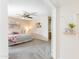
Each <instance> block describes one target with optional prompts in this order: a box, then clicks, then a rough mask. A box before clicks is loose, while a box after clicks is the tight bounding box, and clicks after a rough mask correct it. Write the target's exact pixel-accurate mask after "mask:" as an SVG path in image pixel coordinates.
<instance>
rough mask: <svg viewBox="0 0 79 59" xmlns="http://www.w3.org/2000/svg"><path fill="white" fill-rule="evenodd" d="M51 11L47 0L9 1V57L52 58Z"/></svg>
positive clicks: (28, 58)
mask: <svg viewBox="0 0 79 59" xmlns="http://www.w3.org/2000/svg"><path fill="white" fill-rule="evenodd" d="M51 12H52V11H51V7H50V6H49V4H47V2H45V0H9V1H8V21H9V25H10V27H9V33H8V34H9V35H8V41H9V59H51V34H52V33H51V32H52V31H51V27H52V26H51V25H52V24H51V16H52V15H51ZM36 26H37V27H38V28H36Z"/></svg>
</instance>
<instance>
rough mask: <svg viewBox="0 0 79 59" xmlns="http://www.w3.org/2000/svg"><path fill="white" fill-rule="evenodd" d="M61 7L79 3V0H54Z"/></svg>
mask: <svg viewBox="0 0 79 59" xmlns="http://www.w3.org/2000/svg"><path fill="white" fill-rule="evenodd" d="M52 2H55V4H56V5H57V6H59V7H61V6H63V5H79V0H52Z"/></svg>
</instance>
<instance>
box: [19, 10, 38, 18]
mask: <svg viewBox="0 0 79 59" xmlns="http://www.w3.org/2000/svg"><path fill="white" fill-rule="evenodd" d="M19 16H21V17H23V18H32V17H33V16H37V15H36V12H33V13H29V12H27V11H23V14H22V15H20V14H19Z"/></svg>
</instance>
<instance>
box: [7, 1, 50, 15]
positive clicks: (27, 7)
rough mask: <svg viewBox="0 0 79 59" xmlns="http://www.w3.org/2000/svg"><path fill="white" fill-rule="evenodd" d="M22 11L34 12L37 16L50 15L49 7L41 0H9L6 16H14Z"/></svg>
mask: <svg viewBox="0 0 79 59" xmlns="http://www.w3.org/2000/svg"><path fill="white" fill-rule="evenodd" d="M22 11H27V12H36V13H37V14H38V15H50V14H51V7H50V6H49V5H47V4H46V3H45V2H44V1H43V0H9V1H8V15H16V14H20V13H22Z"/></svg>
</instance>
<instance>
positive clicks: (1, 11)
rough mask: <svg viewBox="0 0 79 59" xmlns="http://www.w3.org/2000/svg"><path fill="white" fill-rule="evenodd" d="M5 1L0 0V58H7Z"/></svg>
mask: <svg viewBox="0 0 79 59" xmlns="http://www.w3.org/2000/svg"><path fill="white" fill-rule="evenodd" d="M6 2H7V1H6V0H0V59H8V40H7V39H8V35H7V33H8V25H7V23H8V21H7V3H6Z"/></svg>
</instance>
